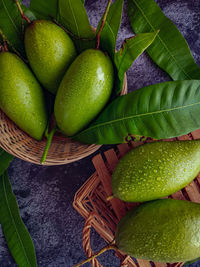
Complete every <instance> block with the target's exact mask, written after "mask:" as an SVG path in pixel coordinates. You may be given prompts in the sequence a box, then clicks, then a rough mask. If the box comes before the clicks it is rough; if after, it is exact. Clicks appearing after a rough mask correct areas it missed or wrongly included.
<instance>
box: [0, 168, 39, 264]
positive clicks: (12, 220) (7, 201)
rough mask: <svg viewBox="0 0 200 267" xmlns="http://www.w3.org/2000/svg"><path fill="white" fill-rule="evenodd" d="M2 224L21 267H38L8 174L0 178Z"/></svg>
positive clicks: (0, 215)
mask: <svg viewBox="0 0 200 267" xmlns="http://www.w3.org/2000/svg"><path fill="white" fill-rule="evenodd" d="M0 222H1V225H2V230H3V233H4V235H5V238H6V241H7V245H8V247H9V249H10V252H11V254H12V256H13V258H14V259H15V261H16V263H17V264H18V266H19V267H36V266H37V262H36V255H35V249H34V246H33V242H32V240H31V237H30V235H29V233H28V230H27V229H26V227H25V225H24V223H23V221H22V220H21V218H20V214H19V208H18V206H17V202H16V198H15V196H14V194H13V192H12V188H11V184H10V181H9V178H8V174H7V173H6V172H5V173H4V174H3V175H2V176H1V177H0Z"/></svg>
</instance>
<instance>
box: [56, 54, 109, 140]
mask: <svg viewBox="0 0 200 267" xmlns="http://www.w3.org/2000/svg"><path fill="white" fill-rule="evenodd" d="M113 82H114V70H113V65H112V62H111V60H110V58H109V57H108V56H107V55H105V54H104V53H103V52H102V51H100V50H95V49H88V50H86V51H84V52H83V53H82V54H80V55H79V56H78V57H77V58H76V59H75V61H74V62H73V63H72V64H71V66H70V67H69V69H68V70H67V72H66V74H65V76H64V78H63V80H62V82H61V84H60V87H59V89H58V92H57V95H56V100H55V107H54V112H55V117H56V121H57V124H58V127H59V128H60V129H61V130H62V132H63V133H64V134H66V135H67V136H73V135H75V134H76V133H78V132H79V131H81V130H82V129H83V128H85V127H86V126H87V125H88V124H89V123H90V122H91V121H92V120H93V119H94V118H95V117H96V116H97V115H98V113H99V112H100V111H101V110H102V108H103V107H104V106H105V104H106V103H107V101H108V100H109V97H110V95H111V91H112V88H113Z"/></svg>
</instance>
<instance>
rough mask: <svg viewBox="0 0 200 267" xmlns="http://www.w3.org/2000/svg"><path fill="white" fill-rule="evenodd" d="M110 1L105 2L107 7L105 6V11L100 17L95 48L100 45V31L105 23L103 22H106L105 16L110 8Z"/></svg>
mask: <svg viewBox="0 0 200 267" xmlns="http://www.w3.org/2000/svg"><path fill="white" fill-rule="evenodd" d="M111 3H112V0H109V1H108V4H107V7H106V11H105V13H104V15H103V19H102V22H101V26H100V28H99V31H98V33H97V45H96V49H99V47H100V38H101V33H102V31H103V28H104V25H105V23H106V18H107V16H108V12H109V10H110V6H111Z"/></svg>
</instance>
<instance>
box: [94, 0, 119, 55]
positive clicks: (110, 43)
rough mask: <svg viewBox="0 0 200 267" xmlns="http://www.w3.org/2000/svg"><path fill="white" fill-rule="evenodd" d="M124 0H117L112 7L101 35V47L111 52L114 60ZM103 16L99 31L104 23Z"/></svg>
mask: <svg viewBox="0 0 200 267" xmlns="http://www.w3.org/2000/svg"><path fill="white" fill-rule="evenodd" d="M123 5H124V0H116V1H115V2H114V3H113V4H112V5H111V7H110V9H109V12H108V15H107V18H106V21H105V25H104V28H103V30H102V33H101V37H100V48H101V49H102V50H103V51H106V52H108V53H109V55H110V57H111V58H112V59H113V60H114V56H115V47H116V40H117V35H118V31H119V27H120V24H121V18H122V12H123ZM102 19H103V16H102V18H101V20H100V22H99V25H98V27H97V32H98V31H99V29H100V26H101V24H102Z"/></svg>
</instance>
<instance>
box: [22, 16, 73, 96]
mask: <svg viewBox="0 0 200 267" xmlns="http://www.w3.org/2000/svg"><path fill="white" fill-rule="evenodd" d="M24 43H25V50H26V55H27V58H28V60H29V64H30V66H31V68H32V70H33V72H34V73H35V75H36V77H37V78H38V80H39V81H40V83H41V84H42V85H43V86H44V87H45V88H46V89H47V90H49V91H50V92H52V93H53V94H56V92H57V89H58V87H59V84H60V82H61V80H62V78H63V76H64V74H65V72H66V70H67V68H68V67H69V66H70V64H71V63H72V61H73V60H74V59H75V57H76V49H75V46H74V44H73V42H72V40H71V39H70V37H69V36H68V34H67V33H66V32H65V31H64V30H63V29H62V28H60V27H59V26H58V25H56V24H55V23H53V22H51V21H48V20H35V21H33V22H32V23H31V24H30V25H29V26H28V28H27V29H26V32H25V39H24Z"/></svg>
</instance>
